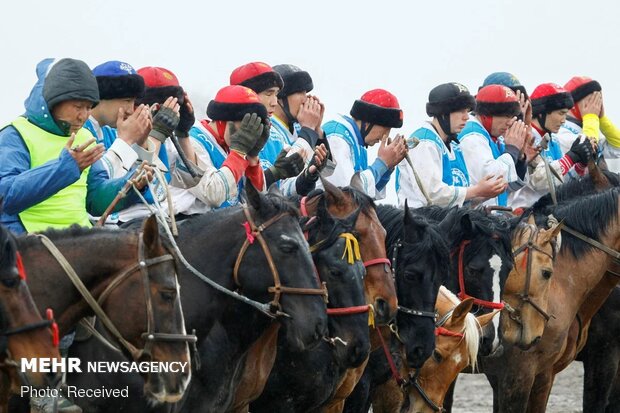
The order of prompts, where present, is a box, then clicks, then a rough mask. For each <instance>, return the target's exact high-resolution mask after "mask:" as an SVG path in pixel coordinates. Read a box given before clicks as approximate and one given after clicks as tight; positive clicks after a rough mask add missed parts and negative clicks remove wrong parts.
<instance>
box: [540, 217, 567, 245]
mask: <svg viewBox="0 0 620 413" xmlns="http://www.w3.org/2000/svg"><path fill="white" fill-rule="evenodd" d="M563 226H564V221H560V222H559V223H557V224H555V225H552V226H551V228H549V229H547V230H544V231H542V241H543V244H546V243H548V242H551V240H553V239H554V238H555V237H557V236H558V234H560V231H562V227H563Z"/></svg>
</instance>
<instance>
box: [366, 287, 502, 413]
mask: <svg viewBox="0 0 620 413" xmlns="http://www.w3.org/2000/svg"><path fill="white" fill-rule="evenodd" d="M473 301H474V299H473V298H471V297H470V298H466V299H465V300H463V301H460V300H459V299H458V298H457V297H456V296H455V295H454V294H453V293H452V292H450V290H448V289H447V288H445V287H443V286H442V287H441V288H440V289H439V294H438V296H437V305H436V307H437V313H438V319H437V323H436V331H435V334H436V335H437V339H436V344H435V348H434V351H433V355H432V356H431V357H430V358H429V359H428V360H426V361H425V363H424V365H423V366H422V367H421V368H419V369H411V368H408V367H407V366H406V363H402V366H403V367H401V374H402V375H403V376H405V377H407V379H406V381H405V382H404V383H403V385H402V387H400V386H398V385H397V383H396V382H395V381H393V380H391V381H389V382H386V383H385V384H383V385H382V386H380V387H378V388H377V389H376V390H375V391H374V393H373V398H372V400H373V403H372V407H373V412H375V413H381V412H386V413H387V412H396V411H398V412H416V413H418V412H420V413H431V412H437V411H442V410H443V406H442V404H443V399H444V397H445V395H446V392H447V391H448V388H449V386H450V383H452V382H453V381H454V380H455V379H456V376H457V375H458V374H459V372H461V371H462V370H463V369H464V368H466V367H468V366H470V367H471V369H472V370H475V369H476V360H477V357H478V348H479V343H480V334H481V328H482V327H484V325H485V324H488V323H489V322H491V320H492V318H493V316H494V315H495V312H491V313H487V314H483V315H481V316H478V317H475V316H474V315H473V314H471V313H470V312H469V311H470V310H471V307H472V306H473V304H474V303H473ZM495 311H499V310H495ZM403 389H405V391H403Z"/></svg>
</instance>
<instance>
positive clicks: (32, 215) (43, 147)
mask: <svg viewBox="0 0 620 413" xmlns="http://www.w3.org/2000/svg"><path fill="white" fill-rule="evenodd" d="M11 125H13V127H14V128H15V129H17V131H18V132H19V134H20V135H21V137H22V139H23V140H24V142H25V143H26V147H27V148H28V152H30V168H36V167H37V166H41V165H43V164H44V163H46V162H49V161H51V160H56V159H58V157H59V156H60V153H61V152H62V150H63V149H64V147H65V145H66V144H67V140H68V139H69V138H68V137H64V136H59V135H54V134H53V133H49V132H47V131H46V130H44V129H41V128H39V127H38V126H36V125H34V124H32V123H30V122H29V121H28V120H27V119H26V118H24V117H22V116H20V117H18V118H17V119H16V120H15V121H13V122H12V123H11ZM90 138H92V134H91V133H90V132H89V131H88V130H87V129H84V128H82V129H80V130H79V131H78V133H77V134H76V135H75V142H74V144H75V145H81V144H83V143H84V142H86V141H88V140H89V139H90ZM89 170H90V167H88V168H86V169H84V170H83V171H82V175H80V179H78V180H77V181H76V182H74V183H73V184H71V185H69V186H68V187H66V188H63V189H61V190H60V191H58V192H56V193H55V194H54V195H52V196H50V197H49V198H47V199H46V200H45V201H42V202H40V203H38V204H36V205H33V206H31V207H30V208H28V209H26V210H24V211H22V212H20V213H19V219H20V220H21V222H22V224H23V225H24V227H25V228H26V231H28V232H39V231H43V230H45V229H47V228H49V227H52V228H57V229H62V228H67V227H69V226H71V225H73V224H78V225H81V226H85V227H90V226H91V223H90V221H89V220H88V213H87V212H86V178H87V177H88V171H89Z"/></svg>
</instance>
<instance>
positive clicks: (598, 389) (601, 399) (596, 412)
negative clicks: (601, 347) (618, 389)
mask: <svg viewBox="0 0 620 413" xmlns="http://www.w3.org/2000/svg"><path fill="white" fill-rule="evenodd" d="M588 344H593V343H588ZM593 350H594V351H593ZM580 357H581V359H582V360H583V411H584V412H593V413H604V412H605V406H606V405H607V403H608V402H609V401H610V396H612V389H613V387H614V385H615V383H614V381H615V380H616V374H617V373H618V362H620V355H619V354H618V352H617V351H612V352H610V353H608V354H605V352H598V351H595V348H594V347H593V348H590V346H589V345H586V347H585V348H584V349H583V351H582V352H581V354H580Z"/></svg>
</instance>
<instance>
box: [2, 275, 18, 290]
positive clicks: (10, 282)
mask: <svg viewBox="0 0 620 413" xmlns="http://www.w3.org/2000/svg"><path fill="white" fill-rule="evenodd" d="M19 280H20V278H19V277H12V278H3V279H2V285H4V286H5V287H6V288H15V286H16V285H17V284H19Z"/></svg>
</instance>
